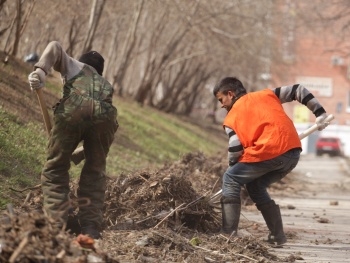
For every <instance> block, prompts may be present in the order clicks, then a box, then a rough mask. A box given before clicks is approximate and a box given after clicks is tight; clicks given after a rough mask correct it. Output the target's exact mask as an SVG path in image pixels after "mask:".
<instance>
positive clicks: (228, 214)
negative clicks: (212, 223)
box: [221, 196, 241, 235]
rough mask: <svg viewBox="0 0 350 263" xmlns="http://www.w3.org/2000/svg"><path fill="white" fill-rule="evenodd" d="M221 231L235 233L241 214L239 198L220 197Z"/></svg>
mask: <svg viewBox="0 0 350 263" xmlns="http://www.w3.org/2000/svg"><path fill="white" fill-rule="evenodd" d="M221 210H222V232H224V233H225V234H230V235H237V230H238V223H239V217H240V215H241V200H240V199H237V198H229V197H225V196H223V197H221Z"/></svg>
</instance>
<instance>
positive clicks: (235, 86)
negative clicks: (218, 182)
mask: <svg viewBox="0 0 350 263" xmlns="http://www.w3.org/2000/svg"><path fill="white" fill-rule="evenodd" d="M213 93H214V96H215V97H216V98H217V99H218V100H219V101H220V103H221V104H222V108H225V109H226V110H227V112H228V113H227V116H226V117H225V120H224V123H223V127H224V129H225V132H226V133H227V135H228V136H229V146H228V159H229V167H228V169H227V170H226V172H225V173H224V175H223V179H222V181H223V183H222V197H221V208H222V231H223V232H224V233H227V234H232V233H233V234H237V229H238V223H239V217H240V212H241V200H240V191H241V186H245V187H246V189H247V191H248V193H249V196H250V198H251V199H252V200H253V202H254V203H255V205H256V207H257V208H258V210H259V211H260V212H261V214H262V215H263V217H264V220H265V222H266V225H267V227H268V229H269V231H270V234H269V236H268V240H267V241H268V242H269V243H277V244H278V245H281V244H284V243H285V242H286V241H287V239H286V236H285V234H284V231H283V223H282V217H281V212H280V209H279V206H278V205H276V203H275V202H274V200H272V199H271V197H270V196H269V194H268V192H267V187H268V186H269V185H271V184H272V183H275V182H277V181H280V180H281V179H282V178H283V177H285V176H286V175H287V174H288V173H290V172H291V171H292V170H293V169H294V168H295V167H296V165H297V163H298V161H299V158H300V152H301V150H302V149H301V143H300V139H299V136H298V133H297V131H296V129H295V127H294V124H293V122H292V121H291V119H290V118H289V117H288V116H287V115H286V113H285V112H284V109H283V107H282V103H285V102H291V101H293V100H296V101H298V102H300V103H302V104H303V105H305V106H306V107H308V109H309V110H310V111H311V112H312V113H313V114H314V115H315V116H316V123H317V124H318V127H319V130H322V129H324V128H325V127H326V125H327V124H326V123H323V121H324V119H325V118H326V117H327V114H326V111H325V110H324V108H323V107H322V106H321V105H320V103H319V102H318V101H317V99H316V98H315V97H314V96H313V95H312V94H311V93H310V92H309V91H308V90H307V89H306V88H305V87H304V86H302V85H299V84H295V85H293V86H284V87H279V88H275V89H273V90H270V89H264V90H261V91H257V92H251V93H247V91H246V89H245V88H244V86H243V84H242V82H241V81H240V80H238V79H237V78H234V77H228V78H224V79H222V80H221V81H220V82H219V83H217V84H216V86H215V87H214V90H213Z"/></svg>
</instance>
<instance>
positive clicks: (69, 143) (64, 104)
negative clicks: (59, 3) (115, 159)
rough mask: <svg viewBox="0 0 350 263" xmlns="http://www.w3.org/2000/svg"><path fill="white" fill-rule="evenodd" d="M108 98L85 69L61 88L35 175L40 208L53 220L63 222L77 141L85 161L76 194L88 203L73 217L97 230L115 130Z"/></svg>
mask: <svg viewBox="0 0 350 263" xmlns="http://www.w3.org/2000/svg"><path fill="white" fill-rule="evenodd" d="M112 96H113V87H112V86H111V85H110V84H109V83H108V82H107V81H106V80H105V79H104V78H102V77H101V76H100V75H98V74H97V72H96V71H95V70H94V69H93V68H92V67H90V66H87V65H85V66H84V68H83V69H82V71H81V72H80V73H79V74H78V75H77V76H75V77H74V78H73V79H71V80H69V81H68V82H67V83H66V84H65V85H64V88H63V98H62V99H61V100H60V102H59V103H58V104H57V105H56V106H55V108H54V125H53V128H52V131H51V136H50V140H49V144H48V156H47V161H46V164H45V166H44V168H43V171H42V176H41V182H42V190H43V195H44V209H45V211H46V212H47V214H48V215H50V216H52V217H53V218H55V219H62V220H63V221H62V222H65V221H66V220H67V211H68V208H69V206H68V205H67V202H68V194H69V173H68V171H69V168H70V157H71V154H72V152H73V151H74V150H75V148H76V147H77V146H78V144H79V143H80V142H81V141H83V145H84V154H85V163H84V165H83V168H82V171H81V175H80V180H79V187H78V192H77V194H78V198H88V199H89V200H90V201H91V203H90V205H88V206H82V207H80V208H79V214H78V216H79V220H80V224H81V225H82V226H84V225H87V224H90V223H93V224H95V226H96V227H97V228H99V227H100V226H101V223H102V209H103V204H104V195H105V188H106V157H107V154H108V151H109V148H110V146H111V144H112V142H113V139H114V134H115V132H116V131H117V129H118V122H117V120H116V117H117V109H116V108H115V107H114V106H113V105H112Z"/></svg>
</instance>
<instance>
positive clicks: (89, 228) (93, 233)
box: [81, 223, 101, 239]
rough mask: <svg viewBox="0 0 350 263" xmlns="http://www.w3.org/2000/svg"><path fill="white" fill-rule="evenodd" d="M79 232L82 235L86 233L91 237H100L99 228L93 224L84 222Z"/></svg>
mask: <svg viewBox="0 0 350 263" xmlns="http://www.w3.org/2000/svg"><path fill="white" fill-rule="evenodd" d="M81 233H82V234H84V235H88V236H90V237H91V238H93V239H100V238H101V233H100V231H99V229H98V228H97V227H96V226H95V224H93V223H90V224H84V225H82V226H81Z"/></svg>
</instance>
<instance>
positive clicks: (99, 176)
mask: <svg viewBox="0 0 350 263" xmlns="http://www.w3.org/2000/svg"><path fill="white" fill-rule="evenodd" d="M117 128H118V126H117V124H116V122H111V121H103V122H98V123H96V124H94V125H92V126H91V127H90V128H89V129H88V131H86V133H85V134H84V153H85V164H84V166H83V169H82V172H81V176H80V180H79V188H78V191H77V193H78V198H79V199H80V200H82V199H88V200H89V201H90V202H89V204H88V205H81V206H79V213H78V216H79V221H80V224H81V229H82V233H83V234H88V235H90V236H91V237H92V238H95V239H98V238H100V230H101V227H102V219H103V206H104V197H105V190H106V158H107V154H108V151H109V148H110V146H111V144H112V142H113V139H114V133H115V132H116V130H117Z"/></svg>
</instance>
